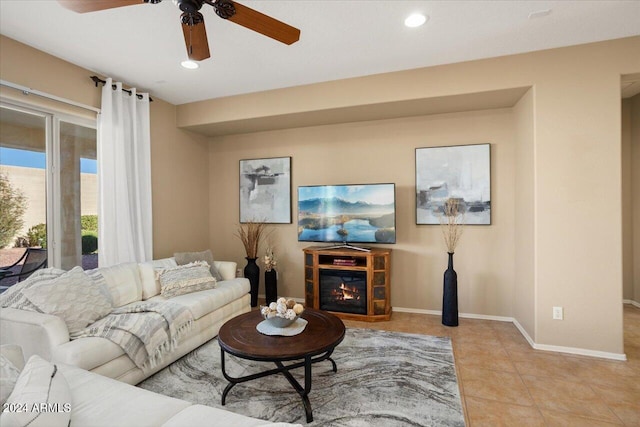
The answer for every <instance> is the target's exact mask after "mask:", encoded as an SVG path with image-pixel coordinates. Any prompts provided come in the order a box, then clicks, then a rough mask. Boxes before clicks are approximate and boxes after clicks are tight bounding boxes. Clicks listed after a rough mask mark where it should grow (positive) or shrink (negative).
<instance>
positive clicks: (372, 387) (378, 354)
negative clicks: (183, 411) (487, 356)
mask: <svg viewBox="0 0 640 427" xmlns="http://www.w3.org/2000/svg"><path fill="white" fill-rule="evenodd" d="M225 359H226V365H227V372H228V373H229V374H231V375H232V376H235V377H238V376H242V375H247V374H250V373H255V372H260V371H263V370H265V369H271V368H273V367H274V365H273V363H265V362H253V361H248V360H243V359H238V358H235V357H233V356H228V355H227V356H226V357H225ZM333 359H334V360H335V362H336V364H337V365H338V372H337V373H334V372H333V371H332V370H331V362H329V361H324V362H320V363H317V364H314V365H313V369H312V373H313V382H312V388H311V393H310V395H309V398H310V400H311V406H312V408H313V419H314V421H313V422H312V423H309V424H307V423H306V418H305V412H304V407H303V405H302V400H301V399H300V397H299V396H298V394H297V393H296V392H295V390H294V389H293V388H292V387H291V385H290V384H289V383H288V382H287V380H286V379H285V378H284V376H282V375H273V376H270V377H266V378H261V379H257V380H254V381H249V382H246V383H242V384H238V385H236V386H235V387H234V388H233V389H232V390H231V392H230V393H229V394H228V395H227V402H226V405H225V406H222V405H221V403H220V398H221V396H222V391H223V390H224V388H225V386H226V385H227V381H226V380H225V379H224V378H223V376H222V372H221V370H220V347H219V346H218V341H217V339H213V340H211V341H209V342H208V343H206V344H204V345H203V346H201V347H199V348H197V349H196V350H194V351H192V352H191V353H189V354H187V355H186V356H184V357H183V358H182V359H180V360H178V361H176V362H175V363H173V364H171V365H170V366H168V367H167V368H165V369H163V370H162V371H159V372H158V373H156V374H155V375H153V376H152V377H149V378H148V379H146V380H145V381H144V382H142V383H140V384H139V387H142V388H144V389H147V390H151V391H154V392H157V393H160V394H164V395H167V396H172V397H176V398H179V399H184V400H188V401H190V402H193V403H200V404H203V405H208V406H215V407H218V408H224V409H226V410H229V411H232V412H236V413H239V414H243V415H248V416H251V417H255V418H260V419H263V420H269V421H273V422H276V421H279V422H290V423H300V424H303V425H305V424H306V425H308V426H335V427H343V426H344V427H361V426H362V427H364V426H372V427H375V426H380V427H382V426H384V427H400V426H464V417H463V415H462V407H461V404H460V394H459V390H458V384H457V381H456V373H455V367H454V361H453V352H452V349H451V340H450V339H449V338H448V337H432V336H428V335H417V334H405V333H397V332H386V331H376V330H370V329H347V331H346V336H345V339H344V341H343V342H342V343H341V344H340V345H338V347H336V349H335V351H334V353H333ZM293 372H294V376H295V377H296V379H297V380H298V381H299V382H300V383H302V384H304V383H303V378H304V376H303V373H304V369H303V368H300V369H296V370H295V371H293Z"/></svg>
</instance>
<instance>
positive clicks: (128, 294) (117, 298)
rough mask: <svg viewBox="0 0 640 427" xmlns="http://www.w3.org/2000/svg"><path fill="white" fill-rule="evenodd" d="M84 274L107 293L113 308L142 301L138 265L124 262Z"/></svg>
mask: <svg viewBox="0 0 640 427" xmlns="http://www.w3.org/2000/svg"><path fill="white" fill-rule="evenodd" d="M85 273H87V275H89V277H91V279H92V280H93V281H94V282H96V283H98V284H101V285H103V286H104V287H105V288H106V289H107V290H108V291H109V295H110V296H111V302H112V303H113V306H114V307H122V306H123V305H127V304H129V303H132V302H135V301H140V300H142V281H141V279H140V271H139V270H138V263H135V262H125V263H122V264H116V265H112V266H110V267H99V268H95V269H93V270H88V271H85Z"/></svg>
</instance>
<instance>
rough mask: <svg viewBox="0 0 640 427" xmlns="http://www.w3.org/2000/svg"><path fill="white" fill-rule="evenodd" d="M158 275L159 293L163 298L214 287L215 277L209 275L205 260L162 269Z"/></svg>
mask: <svg viewBox="0 0 640 427" xmlns="http://www.w3.org/2000/svg"><path fill="white" fill-rule="evenodd" d="M159 277H160V294H161V295H162V296H163V297H165V298H172V297H175V296H178V295H184V294H188V293H192V292H197V291H202V290H206V289H213V288H215V287H216V279H215V278H214V277H213V276H212V275H211V272H210V271H209V264H207V263H206V262H205V261H196V262H192V263H190V264H185V265H179V266H177V267H174V268H169V269H166V270H162V271H161V272H160V276H159Z"/></svg>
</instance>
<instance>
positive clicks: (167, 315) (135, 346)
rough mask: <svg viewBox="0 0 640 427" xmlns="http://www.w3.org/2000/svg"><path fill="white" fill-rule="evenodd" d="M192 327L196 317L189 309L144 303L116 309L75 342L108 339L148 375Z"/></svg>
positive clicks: (166, 303) (84, 331)
mask: <svg viewBox="0 0 640 427" xmlns="http://www.w3.org/2000/svg"><path fill="white" fill-rule="evenodd" d="M192 326H193V315H192V314H191V311H190V310H189V309H188V308H187V307H184V306H181V305H179V304H176V303H173V302H170V301H140V302H135V303H131V304H127V305H125V306H122V307H118V308H116V309H114V310H113V311H112V312H111V313H109V315H107V316H105V317H103V318H102V319H100V320H98V321H96V322H95V323H93V324H91V325H89V326H88V327H87V328H86V329H84V330H83V331H81V332H80V333H79V335H77V336H76V337H74V338H82V337H100V338H106V339H108V340H110V341H112V342H114V343H116V344H118V345H119V346H120V347H121V348H122V350H123V351H124V352H125V353H126V354H127V356H129V358H131V360H132V361H133V363H135V364H136V366H137V367H139V368H140V369H142V370H143V371H147V370H150V369H153V368H154V367H156V366H157V365H158V364H160V363H162V359H163V358H164V356H165V355H166V354H167V353H170V352H171V351H172V350H173V349H174V348H175V347H176V346H177V345H178V343H179V342H180V339H181V338H182V336H183V335H184V334H185V333H186V332H187V331H189V329H191V327H192Z"/></svg>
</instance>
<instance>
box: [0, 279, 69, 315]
mask: <svg viewBox="0 0 640 427" xmlns="http://www.w3.org/2000/svg"><path fill="white" fill-rule="evenodd" d="M64 273H65V271H64V270H60V269H57V268H43V269H40V270H37V271H36V272H34V273H33V274H32V275H31V276H29V277H28V278H27V279H25V280H24V281H22V282H18V283H16V284H15V285H13V286H11V287H10V288H9V289H7V290H6V291H4V292H3V293H2V294H0V307H2V308H16V309H18V310H28V311H37V312H39V313H42V310H40V309H39V308H38V307H36V306H35V305H33V304H32V303H31V301H29V300H28V299H27V297H25V296H24V290H25V289H29V288H30V287H31V286H33V285H35V284H38V283H40V282H43V281H47V280H51V279H55V278H57V277H60V276H62V275H63V274H64Z"/></svg>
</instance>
